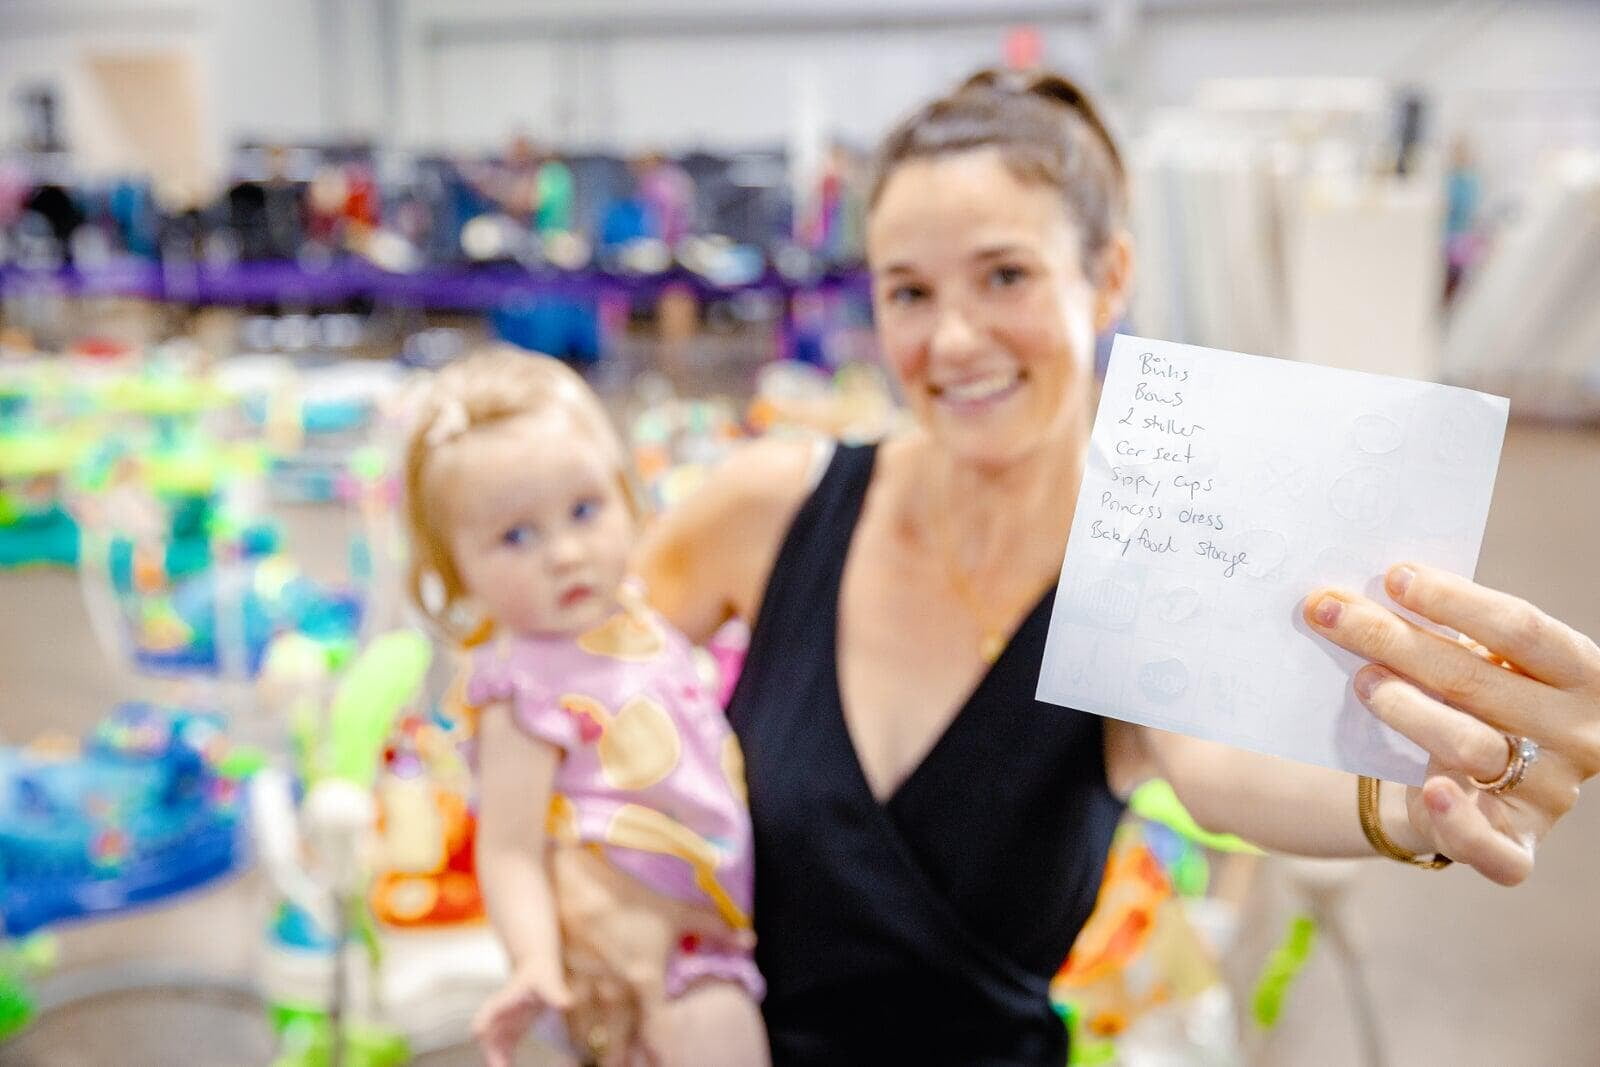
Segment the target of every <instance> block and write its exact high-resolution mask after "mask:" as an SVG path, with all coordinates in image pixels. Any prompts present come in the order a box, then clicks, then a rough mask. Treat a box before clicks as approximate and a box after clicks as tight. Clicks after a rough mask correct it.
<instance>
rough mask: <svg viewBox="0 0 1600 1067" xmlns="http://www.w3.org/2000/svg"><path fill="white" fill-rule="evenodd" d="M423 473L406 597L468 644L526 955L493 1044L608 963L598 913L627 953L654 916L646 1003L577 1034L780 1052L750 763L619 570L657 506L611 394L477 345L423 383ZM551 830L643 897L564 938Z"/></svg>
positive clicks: (416, 483) (494, 1013) (636, 969)
mask: <svg viewBox="0 0 1600 1067" xmlns="http://www.w3.org/2000/svg"><path fill="white" fill-rule="evenodd" d="M406 483H407V484H406V489H407V501H406V514H407V520H408V525H409V527H410V533H411V537H412V541H413V550H414V551H413V556H414V565H413V580H412V593H413V596H414V598H415V599H416V601H417V603H418V605H419V607H420V608H421V609H422V611H423V613H424V614H425V615H426V616H427V617H428V618H429V619H430V620H431V621H432V622H433V623H434V624H435V625H436V626H437V627H438V629H439V630H441V631H442V632H443V633H444V634H445V635H446V636H447V637H449V638H451V639H453V640H455V641H457V642H458V643H460V644H462V645H463V646H466V647H467V648H468V653H467V655H468V656H469V657H470V672H469V674H468V676H467V678H466V702H467V703H468V705H469V706H471V707H474V708H476V709H478V724H477V733H476V739H475V748H476V752H475V759H476V762H477V767H478V775H479V791H480V798H479V824H478V841H477V866H478V874H479V881H480V883H481V885H482V888H483V892H484V897H485V900H486V902H487V904H488V908H489V914H490V916H491V918H492V919H493V921H494V924H495V927H496V930H497V932H498V933H499V935H500V937H501V939H502V941H503V942H504V944H505V947H506V950H507V952H508V954H509V956H510V958H511V963H512V975H511V978H510V980H509V981H508V982H507V983H506V985H505V986H504V987H503V988H502V989H501V990H500V991H499V992H498V993H497V994H496V995H495V996H494V997H492V998H491V999H490V1000H489V1001H488V1002H487V1003H486V1004H485V1005H484V1006H483V1008H482V1009H481V1010H480V1012H479V1013H478V1017H477V1019H476V1021H475V1024H474V1029H475V1032H476V1033H477V1035H478V1039H479V1041H480V1043H481V1045H482V1048H483V1051H484V1054H485V1058H486V1060H487V1062H488V1063H489V1064H490V1065H491V1067H501V1065H509V1064H510V1062H511V1059H512V1056H513V1054H514V1050H515V1048H516V1045H517V1043H518V1042H519V1041H520V1040H521V1038H522V1036H523V1035H524V1034H525V1032H526V1031H527V1029H528V1027H529V1026H530V1025H531V1024H532V1022H533V1021H534V1019H535V1017H536V1016H538V1015H539V1014H540V1013H541V1012H543V1011H545V1010H550V1009H553V1010H557V1011H560V1010H564V1009H565V1008H567V1007H568V1006H569V1005H570V1004H571V1002H572V996H571V992H570V991H569V988H568V984H567V982H568V977H569V975H571V974H572V973H574V971H577V972H580V973H585V974H587V975H589V976H590V977H591V978H592V977H593V975H594V972H593V969H592V968H593V966H594V959H595V956H594V954H593V953H590V954H588V955H587V956H586V957H585V958H586V961H587V962H586V963H585V964H584V965H583V966H578V967H575V966H574V953H575V950H577V949H579V948H581V946H577V945H574V944H573V943H572V942H573V941H574V940H575V939H576V940H581V939H582V934H583V929H581V927H587V926H590V925H593V926H594V927H596V928H600V927H604V928H606V932H605V934H604V940H605V942H606V944H607V945H609V946H611V947H610V949H609V953H610V958H611V959H612V962H613V964H615V963H617V961H616V959H615V957H616V949H615V946H616V944H617V941H616V937H615V932H616V931H617V930H623V931H637V932H638V933H637V936H634V937H633V939H632V940H631V941H629V942H625V943H627V944H629V946H630V950H629V952H628V953H627V956H628V958H627V959H625V960H623V961H621V964H622V967H621V968H618V969H625V970H626V971H627V972H628V973H625V974H613V975H611V979H614V981H613V982H612V987H613V988H615V985H616V984H617V983H621V984H623V985H625V986H626V987H627V988H628V989H629V990H631V994H630V995H631V998H632V1002H633V1003H635V1004H636V1006H637V1008H638V1013H639V1021H638V1026H637V1028H636V1031H635V1032H633V1033H627V1034H618V1033H609V1032H606V1030H605V1029H604V1028H603V1027H600V1026H597V1027H595V1028H594V1029H592V1030H590V1031H588V1032H577V1033H574V1038H575V1041H576V1043H577V1045H578V1046H579V1047H580V1048H583V1049H586V1050H587V1054H588V1055H589V1056H590V1057H592V1058H594V1059H598V1060H600V1061H602V1062H604V1063H608V1064H612V1063H616V1064H626V1063H632V1062H635V1061H638V1060H640V1059H652V1060H655V1061H658V1062H664V1063H666V1064H696V1065H701V1064H724V1063H725V1064H730V1065H733V1064H738V1065H741V1067H743V1065H747V1064H762V1063H765V1062H766V1060H767V1044H766V1036H765V1032H764V1030H763V1027H762V1022H761V1015H760V1011H759V1008H758V1007H757V1005H758V1003H759V1001H760V998H761V996H762V993H763V984H762V980H761V976H760V974H759V972H758V971H757V970H756V967H755V964H754V961H753V960H752V959H751V956H750V949H749V946H750V945H751V944H752V943H753V941H752V939H751V937H750V935H749V929H750V905H751V880H752V853H751V831H750V816H749V812H748V810H747V808H746V805H745V794H744V770H743V759H742V757H741V755H740V752H739V746H738V743H737V741H736V740H735V739H734V736H733V734H732V732H731V731H730V730H729V728H728V725H727V721H726V719H725V718H724V717H723V713H722V710H721V708H720V707H719V706H718V705H717V703H716V702H715V700H714V699H713V698H712V696H711V695H710V694H709V692H708V690H707V688H706V686H705V685H704V684H703V683H702V681H701V680H700V677H699V675H698V672H697V670H696V667H695V664H694V661H693V659H692V657H691V649H690V646H689V643H688V642H687V640H686V639H685V638H684V637H683V636H682V635H681V634H679V633H678V632H677V631H675V630H674V629H672V627H671V626H669V625H668V624H667V623H666V622H665V621H664V620H663V619H661V618H660V617H659V616H657V615H656V614H655V613H654V612H652V611H651V610H650V609H649V608H648V607H647V606H646V605H645V604H644V602H643V600H642V599H641V598H640V597H639V595H638V594H637V592H636V591H635V590H633V589H631V588H630V586H629V585H628V583H627V581H626V579H625V571H626V568H627V564H628V558H629V553H630V550H631V548H632V544H633V539H634V535H635V530H636V526H637V523H638V521H639V514H638V510H637V507H636V505H635V497H634V494H633V492H632V489H631V483H630V482H629V480H628V477H627V473H626V461H625V459H624V452H623V449H622V445H621V443H620V441H619V440H618V439H617V436H616V433H615V432H614V430H613V429H612V428H611V424H610V422H609V421H608V420H607V418H606V415H605V412H604V411H603V410H602V409H601V407H600V404H599V401H598V399H597V398H596V397H595V396H594V394H593V393H592V392H591V391H590V390H589V389H588V387H587V386H586V385H585V384H584V383H583V381H582V379H581V378H579V377H578V376H577V375H576V374H575V373H573V372H572V371H571V370H569V369H568V368H567V367H566V366H564V365H563V364H561V363H559V362H557V361H556V360H553V359H550V358H548V357H545V356H538V355H529V354H526V353H522V352H518V351H515V350H511V349H496V350H492V351H489V352H485V353H481V354H476V355H471V356H469V357H467V358H466V359H464V360H462V361H460V362H458V363H455V364H453V365H451V366H449V367H446V368H445V369H444V370H443V371H442V372H441V373H440V374H439V375H438V377H437V379H436V380H435V381H434V383H433V384H432V388H431V389H430V391H429V393H428V394H427V396H426V397H425V399H424V400H423V402H422V404H421V410H420V411H419V412H418V418H417V423H416V428H415V430H414V431H413V434H412V437H411V440H410V442H409V445H408V449H407V454H406ZM556 849H569V850H573V849H581V850H589V851H591V852H593V853H595V854H597V855H598V856H601V857H603V858H604V860H605V861H606V862H608V863H610V864H613V865H614V866H615V867H617V868H618V869H620V870H622V871H625V872H626V873H628V874H629V875H631V876H632V878H633V880H635V881H636V882H637V884H638V887H639V890H640V891H639V893H638V894H636V896H637V899H636V900H633V901H629V902H628V903H627V905H626V906H627V907H628V908H629V909H631V914H630V915H627V916H606V915H589V916H587V918H586V919H584V920H583V921H582V922H580V923H578V924H577V925H578V927H580V929H574V928H573V927H572V926H571V925H569V927H568V928H567V934H566V937H565V938H564V936H563V926H562V923H561V921H560V916H561V914H562V909H561V908H560V907H559V904H560V901H558V900H557V893H558V892H559V886H558V885H555V884H554V883H553V878H552V874H551V871H552V855H553V852H554V850H556ZM617 907H618V908H621V907H623V905H622V904H621V903H619V904H618V905H617ZM568 919H569V924H570V923H571V913H570V911H569V912H568ZM708 932H709V934H710V936H706V935H707V933H708ZM719 934H720V935H723V936H719ZM564 940H565V941H566V942H567V943H565V944H564ZM635 945H636V946H637V947H636V950H635V949H634V946H635ZM605 980H606V979H603V981H605ZM586 999H587V998H586ZM569 1022H570V1020H569ZM573 1029H575V1030H577V1029H581V1028H579V1027H573Z"/></svg>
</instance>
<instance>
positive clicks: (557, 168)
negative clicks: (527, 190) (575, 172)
mask: <svg viewBox="0 0 1600 1067" xmlns="http://www.w3.org/2000/svg"><path fill="white" fill-rule="evenodd" d="M538 184H539V207H538V210H537V211H535V212H534V216H533V228H534V229H535V230H537V231H538V232H539V233H541V234H544V233H559V232H561V231H563V230H570V229H572V197H573V184H572V169H571V168H570V167H568V166H567V165H566V164H565V163H562V162H561V161H560V160H556V159H552V160H550V161H548V162H546V163H545V164H544V165H543V166H541V167H540V168H539V177H538Z"/></svg>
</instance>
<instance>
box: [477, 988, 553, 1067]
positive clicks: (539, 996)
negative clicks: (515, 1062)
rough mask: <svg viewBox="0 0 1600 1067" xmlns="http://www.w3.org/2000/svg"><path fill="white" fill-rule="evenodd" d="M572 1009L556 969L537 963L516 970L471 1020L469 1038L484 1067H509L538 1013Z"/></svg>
mask: <svg viewBox="0 0 1600 1067" xmlns="http://www.w3.org/2000/svg"><path fill="white" fill-rule="evenodd" d="M571 1006H572V994H571V993H570V992H568V991H567V983H566V981H565V980H564V979H563V978H562V976H561V971H560V968H559V967H556V966H551V965H550V964H548V963H540V964H527V965H524V966H523V967H521V968H519V969H518V970H517V971H516V973H514V974H513V975H512V976H511V977H510V979H509V980H507V982H506V984H505V985H503V986H501V987H500V989H499V990H498V991H497V992H496V993H495V994H494V995H493V996H492V997H490V998H489V999H488V1000H486V1001H484V1004H483V1007H481V1008H479V1009H478V1014H477V1015H475V1016H473V1019H472V1036H473V1037H475V1038H477V1039H478V1047H479V1048H481V1049H482V1050H483V1062H484V1063H485V1065H486V1067H511V1062H512V1059H513V1057H514V1056H515V1055H516V1051H517V1045H518V1044H519V1043H520V1042H521V1041H522V1038H523V1035H524V1034H526V1033H527V1032H528V1027H530V1026H532V1025H533V1021H534V1019H536V1018H538V1016H539V1013H540V1012H542V1011H544V1010H546V1009H550V1010H553V1011H560V1012H565V1011H566V1010H567V1009H568V1008H570V1007H571Z"/></svg>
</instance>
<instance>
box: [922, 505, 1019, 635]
mask: <svg viewBox="0 0 1600 1067" xmlns="http://www.w3.org/2000/svg"><path fill="white" fill-rule="evenodd" d="M945 487H946V492H945V494H944V496H945V500H946V502H948V501H949V500H950V499H951V496H950V493H949V491H948V490H949V479H948V477H947V478H946V480H945ZM935 511H936V518H935V519H934V523H933V525H934V527H935V531H936V536H937V538H938V541H939V554H940V555H941V556H943V557H944V568H945V572H946V576H947V577H948V578H949V580H950V586H951V588H952V589H954V590H955V591H956V595H957V596H959V597H960V598H961V600H962V602H963V603H964V604H965V605H966V607H967V612H968V614H969V615H971V616H972V621H973V622H975V623H977V624H978V655H979V656H981V657H983V662H984V663H985V664H987V665H990V666H992V665H993V664H994V661H995V660H997V659H999V658H1000V653H1002V652H1004V651H1005V648H1006V642H1007V641H1008V640H1009V638H1010V633H1009V631H1008V630H1007V629H1006V628H1004V627H1002V626H995V625H993V624H991V623H990V621H989V619H988V617H987V616H986V615H985V613H984V610H983V608H984V604H983V600H982V599H981V598H979V596H978V593H977V590H975V589H973V588H972V581H971V579H970V578H968V576H967V572H966V571H964V570H962V569H961V562H960V561H959V560H958V559H957V558H956V552H955V546H954V544H953V543H952V541H953V539H952V537H951V534H950V528H949V523H950V514H949V513H950V509H949V507H948V506H946V507H945V508H944V509H942V510H941V509H935Z"/></svg>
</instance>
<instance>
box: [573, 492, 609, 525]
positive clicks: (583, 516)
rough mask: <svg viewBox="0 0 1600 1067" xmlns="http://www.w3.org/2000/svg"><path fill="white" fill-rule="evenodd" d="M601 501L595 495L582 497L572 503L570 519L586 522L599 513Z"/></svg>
mask: <svg viewBox="0 0 1600 1067" xmlns="http://www.w3.org/2000/svg"><path fill="white" fill-rule="evenodd" d="M601 504H602V501H601V500H600V498H599V497H597V496H589V497H584V498H583V499H582V500H580V501H578V502H577V503H576V504H574V505H572V521H573V522H588V521H590V520H591V519H593V518H594V517H595V516H596V515H598V514H600V507H601Z"/></svg>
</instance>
